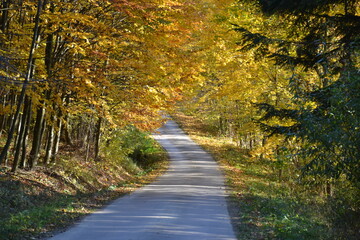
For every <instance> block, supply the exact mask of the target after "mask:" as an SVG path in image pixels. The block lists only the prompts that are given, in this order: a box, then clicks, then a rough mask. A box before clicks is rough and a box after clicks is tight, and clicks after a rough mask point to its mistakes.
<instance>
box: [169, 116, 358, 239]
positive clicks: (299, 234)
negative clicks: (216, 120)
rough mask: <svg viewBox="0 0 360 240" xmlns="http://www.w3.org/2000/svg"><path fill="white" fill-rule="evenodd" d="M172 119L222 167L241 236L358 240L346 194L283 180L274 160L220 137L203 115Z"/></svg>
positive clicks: (240, 237) (354, 214)
mask: <svg viewBox="0 0 360 240" xmlns="http://www.w3.org/2000/svg"><path fill="white" fill-rule="evenodd" d="M174 118H175V119H176V120H177V122H178V123H179V124H180V125H181V126H182V128H183V129H184V130H185V131H186V132H187V133H188V134H189V135H190V136H191V138H192V139H194V140H195V141H196V142H197V143H199V144H200V145H202V146H203V147H204V148H205V149H206V150H207V151H209V152H210V153H211V154H212V155H213V156H214V158H215V159H216V160H217V161H218V162H219V163H220V165H221V166H222V169H223V171H224V173H225V175H226V179H227V185H228V186H229V187H230V189H231V191H232V193H231V196H230V197H231V202H232V204H231V206H232V207H231V208H230V211H229V212H230V214H231V215H232V219H233V223H234V226H235V227H234V228H235V231H236V232H237V236H238V239H244V240H249V239H254V240H255V239H289V240H290V239H294V240H295V239H296V240H300V239H304V240H305V239H306V240H307V239H314V240H315V239H358V238H357V237H358V236H359V234H360V232H359V230H360V226H359V225H356V224H357V222H359V221H358V220H356V219H360V216H359V215H358V211H355V210H349V206H351V205H350V204H347V203H346V202H344V201H346V198H345V197H344V196H345V195H346V193H345V192H344V193H338V194H337V196H341V197H340V198H341V200H340V199H335V198H334V197H332V198H331V197H328V196H322V195H319V193H318V191H316V189H315V188H316V187H314V186H306V185H303V184H300V183H299V182H297V181H296V180H293V179H296V178H286V177H285V176H284V177H281V178H279V175H278V171H277V169H276V166H274V165H273V164H271V162H270V161H266V160H264V159H260V158H256V157H255V158H254V157H251V156H250V155H249V152H248V151H247V150H242V149H240V148H239V147H238V146H236V144H234V143H233V142H231V141H229V140H228V139H225V138H220V137H218V136H216V135H215V134H213V132H211V131H208V129H211V126H210V127H209V126H206V124H205V123H204V122H202V121H201V119H196V118H195V117H193V116H186V115H184V114H181V113H178V114H174ZM347 190H348V191H354V192H353V193H351V194H347V195H348V196H356V193H355V192H356V191H357V190H355V189H352V190H351V189H349V188H348V189H347ZM339 191H346V188H342V189H341V188H340V190H339ZM349 201H354V199H351V200H349ZM341 208H344V209H343V210H342V209H341ZM342 213H343V214H344V215H342V216H341V214H342ZM345 213H346V214H345ZM351 221H353V222H351ZM349 223H350V224H349ZM357 226H358V227H357Z"/></svg>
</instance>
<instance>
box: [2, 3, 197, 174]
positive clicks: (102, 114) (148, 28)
mask: <svg viewBox="0 0 360 240" xmlns="http://www.w3.org/2000/svg"><path fill="white" fill-rule="evenodd" d="M2 7H3V11H2V12H1V22H0V25H1V38H0V45H1V53H2V56H3V58H4V61H3V64H2V65H1V68H0V72H1V76H2V81H1V82H0V84H1V86H2V88H1V89H2V90H1V91H2V92H1V94H3V95H2V98H1V106H0V117H1V118H0V120H1V122H0V126H1V129H0V131H1V134H2V136H4V133H7V136H8V137H7V143H6V145H5V147H4V148H3V149H2V154H1V157H0V163H3V162H4V161H5V162H6V161H8V160H11V161H12V167H13V171H15V170H16V169H17V167H22V168H24V167H30V168H33V167H35V166H36V165H37V163H38V161H39V159H40V157H41V160H42V161H43V163H44V164H48V163H50V162H55V161H56V155H57V151H58V148H59V144H60V140H61V138H60V137H61V136H62V135H63V136H65V141H66V143H67V144H73V143H75V142H83V145H86V146H85V147H86V148H87V149H90V148H91V149H94V152H95V158H96V159H97V158H98V155H99V141H100V136H101V131H102V129H103V128H104V127H106V126H112V127H124V126H126V125H134V126H136V127H138V128H140V129H143V130H153V129H155V128H156V127H158V126H159V123H160V122H161V119H162V116H161V114H162V111H165V110H167V109H169V108H171V107H173V106H174V103H175V101H177V100H179V99H180V98H181V96H182V94H183V92H184V91H187V90H188V89H190V88H191V87H190V86H191V85H192V84H193V83H194V82H195V81H196V80H197V79H198V78H197V77H196V76H198V75H199V72H200V69H201V64H199V63H198V61H197V60H195V58H196V57H197V55H196V54H195V53H193V52H192V49H191V44H192V42H194V41H196V38H195V37H194V32H195V31H200V29H201V27H202V22H201V17H202V15H201V13H199V11H200V10H199V9H201V7H202V4H201V3H199V2H191V1H180V0H179V1H170V0H166V1H156V0H154V1H141V0H136V1H126V0H123V1H122V0H102V1H82V0H80V1H65V0H55V1H47V0H38V1H30V0H29V1H20V2H10V1H4V2H3V6H2ZM29 43H31V45H29ZM21 89H22V93H21V94H20V92H21ZM8 129H10V131H8ZM14 137H16V141H14V139H15V138H14ZM11 144H12V145H11ZM30 145H31V146H30ZM44 146H45V147H44ZM42 148H44V150H45V151H44V152H45V154H44V156H42V155H40V152H41V149H42ZM28 150H30V152H28ZM8 152H9V153H14V154H10V155H8V154H7V153H8Z"/></svg>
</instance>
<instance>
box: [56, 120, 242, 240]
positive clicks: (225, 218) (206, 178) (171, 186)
mask: <svg viewBox="0 0 360 240" xmlns="http://www.w3.org/2000/svg"><path fill="white" fill-rule="evenodd" d="M154 137H155V139H156V140H157V141H158V142H159V143H160V144H161V145H162V146H163V147H164V148H165V149H166V150H167V152H168V153H169V156H170V161H171V162H170V166H169V169H168V171H167V172H166V173H165V174H164V175H162V176H161V177H159V178H158V179H157V181H155V182H154V183H152V184H150V185H147V186H145V187H143V188H141V189H139V190H137V191H135V192H133V193H131V194H129V195H127V196H125V197H121V198H119V199H118V200H116V201H114V202H112V204H110V205H108V206H107V207H105V208H103V209H102V210H100V211H98V212H96V213H93V214H91V215H89V216H87V217H85V218H84V219H83V220H82V221H80V222H79V223H77V224H75V225H74V226H73V227H72V228H70V229H68V230H67V231H66V232H63V233H60V234H58V235H56V236H54V237H52V238H50V239H51V240H163V239H164V240H165V239H171V240H225V239H226V240H235V239H236V237H235V234H234V232H233V228H232V225H231V222H230V217H229V213H228V210H227V204H226V200H225V197H226V192H225V186H224V178H223V175H222V173H221V171H220V170H219V168H218V165H217V164H216V162H215V161H214V159H213V158H212V157H211V156H210V155H209V154H208V153H206V152H205V151H204V150H203V149H202V148H201V147H200V146H198V145H197V144H196V143H194V142H193V141H192V140H191V139H190V138H189V137H188V136H187V135H186V134H185V133H184V132H183V131H182V130H181V129H180V128H179V127H178V125H177V124H176V123H175V122H174V121H172V120H169V121H168V122H167V123H166V124H165V125H164V126H163V127H162V128H160V129H159V133H157V134H155V135H154Z"/></svg>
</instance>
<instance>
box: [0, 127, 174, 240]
mask: <svg viewBox="0 0 360 240" xmlns="http://www.w3.org/2000/svg"><path fill="white" fill-rule="evenodd" d="M166 167H167V154H166V152H165V151H164V150H163V149H162V147H161V146H160V145H159V144H158V143H157V142H155V140H153V139H152V138H151V137H150V136H149V135H148V134H146V133H142V132H140V131H139V130H137V129H135V128H132V127H129V128H127V129H123V130H121V131H120V130H119V132H116V133H112V134H111V136H110V137H108V138H107V139H105V141H104V145H103V146H102V155H101V158H100V160H99V159H98V160H96V161H95V160H92V159H89V160H87V161H85V160H84V155H83V154H82V152H81V151H80V150H77V149H76V147H74V148H73V149H69V148H66V147H63V148H62V151H61V152H60V156H59V159H58V161H57V162H56V164H54V165H52V166H47V167H41V166H39V167H38V168H37V169H35V170H33V171H25V170H19V171H18V172H16V173H10V171H9V169H8V168H7V167H3V168H1V172H0V222H1V224H0V240H10V239H11V240H16V239H35V238H38V237H44V236H51V235H52V232H53V231H58V230H59V229H62V228H65V227H67V226H69V225H71V224H72V223H73V222H75V221H77V220H79V218H81V217H83V216H85V215H86V214H89V213H91V212H92V211H94V210H95V209H98V208H99V207H102V206H103V205H104V204H106V203H108V202H109V201H111V200H113V199H115V198H118V197H120V196H122V195H124V194H126V193H129V192H131V191H133V190H135V189H136V188H138V187H140V186H142V185H144V184H146V183H149V182H151V181H153V180H154V179H155V178H156V177H157V176H158V175H160V174H161V172H163V171H164V170H165V169H166Z"/></svg>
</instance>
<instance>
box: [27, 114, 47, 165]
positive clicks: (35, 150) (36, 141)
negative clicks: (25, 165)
mask: <svg viewBox="0 0 360 240" xmlns="http://www.w3.org/2000/svg"><path fill="white" fill-rule="evenodd" d="M44 116H45V109H44V108H43V107H39V108H38V110H37V113H36V122H35V126H34V134H33V141H32V147H31V151H30V158H29V167H30V169H33V168H34V167H35V166H36V164H37V161H38V159H39V151H40V146H41V137H42V132H43V129H42V128H43V125H44V124H43V123H44Z"/></svg>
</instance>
